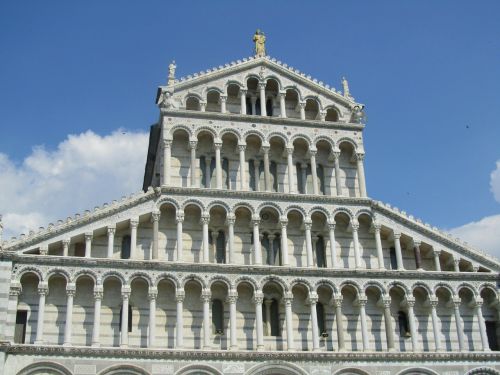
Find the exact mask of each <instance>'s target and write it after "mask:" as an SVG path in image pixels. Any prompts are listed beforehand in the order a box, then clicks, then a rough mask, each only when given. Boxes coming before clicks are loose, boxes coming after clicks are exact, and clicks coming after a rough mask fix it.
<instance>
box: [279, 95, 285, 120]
mask: <svg viewBox="0 0 500 375" xmlns="http://www.w3.org/2000/svg"><path fill="white" fill-rule="evenodd" d="M285 95H286V92H279V93H278V97H279V100H280V117H281V118H286V106H285Z"/></svg>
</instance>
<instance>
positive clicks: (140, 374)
mask: <svg viewBox="0 0 500 375" xmlns="http://www.w3.org/2000/svg"><path fill="white" fill-rule="evenodd" d="M98 375H149V372H147V371H146V370H143V369H142V368H140V367H137V366H134V365H115V366H111V367H108V368H106V369H104V370H102V371H101V372H100V373H99V374H98Z"/></svg>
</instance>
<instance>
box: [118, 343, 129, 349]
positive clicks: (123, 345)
mask: <svg viewBox="0 0 500 375" xmlns="http://www.w3.org/2000/svg"><path fill="white" fill-rule="evenodd" d="M120 348H123V349H127V348H128V345H127V344H120Z"/></svg>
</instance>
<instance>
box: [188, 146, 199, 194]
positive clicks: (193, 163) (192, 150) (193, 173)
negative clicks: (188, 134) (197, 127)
mask: <svg viewBox="0 0 500 375" xmlns="http://www.w3.org/2000/svg"><path fill="white" fill-rule="evenodd" d="M197 146H198V141H189V151H190V155H191V187H197V186H198V184H197V183H196V170H197V168H196V147H197Z"/></svg>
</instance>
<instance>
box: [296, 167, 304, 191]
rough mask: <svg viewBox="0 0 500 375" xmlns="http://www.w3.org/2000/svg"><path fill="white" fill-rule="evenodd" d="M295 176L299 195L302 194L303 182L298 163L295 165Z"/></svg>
mask: <svg viewBox="0 0 500 375" xmlns="http://www.w3.org/2000/svg"><path fill="white" fill-rule="evenodd" d="M295 168H296V174H297V187H298V190H299V193H300V194H304V181H302V166H301V165H300V163H297V164H296V165H295Z"/></svg>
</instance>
